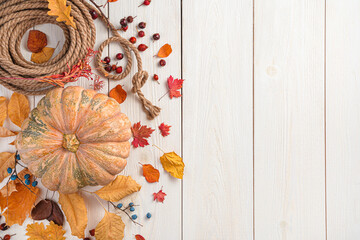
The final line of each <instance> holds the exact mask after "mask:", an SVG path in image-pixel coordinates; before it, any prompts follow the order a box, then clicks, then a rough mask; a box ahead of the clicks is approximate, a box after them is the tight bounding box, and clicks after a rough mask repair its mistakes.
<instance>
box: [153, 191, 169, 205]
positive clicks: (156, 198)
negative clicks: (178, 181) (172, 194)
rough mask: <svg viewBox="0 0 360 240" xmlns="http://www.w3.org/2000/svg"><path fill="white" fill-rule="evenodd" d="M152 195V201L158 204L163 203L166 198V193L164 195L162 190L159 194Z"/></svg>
mask: <svg viewBox="0 0 360 240" xmlns="http://www.w3.org/2000/svg"><path fill="white" fill-rule="evenodd" d="M153 195H154V201H158V202H161V203H162V202H164V200H165V196H166V193H164V192H163V191H162V189H160V191H159V192H157V193H153Z"/></svg>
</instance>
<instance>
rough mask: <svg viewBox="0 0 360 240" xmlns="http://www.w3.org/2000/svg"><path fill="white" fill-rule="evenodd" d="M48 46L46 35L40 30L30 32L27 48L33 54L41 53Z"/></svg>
mask: <svg viewBox="0 0 360 240" xmlns="http://www.w3.org/2000/svg"><path fill="white" fill-rule="evenodd" d="M46 45H47V37H46V34H45V33H43V32H41V31H38V30H30V32H29V38H28V41H27V47H28V49H29V50H30V52H32V53H39V52H41V50H42V49H43V48H44V47H46Z"/></svg>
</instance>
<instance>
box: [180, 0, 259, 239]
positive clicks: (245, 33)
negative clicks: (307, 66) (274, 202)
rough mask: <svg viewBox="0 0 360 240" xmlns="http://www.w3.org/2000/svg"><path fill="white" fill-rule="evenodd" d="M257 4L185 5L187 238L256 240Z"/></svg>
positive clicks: (243, 0)
mask: <svg viewBox="0 0 360 240" xmlns="http://www.w3.org/2000/svg"><path fill="white" fill-rule="evenodd" d="M252 19H253V17H252V1H251V0H241V1H235V0H231V1H205V0H198V1H183V77H184V79H185V82H184V90H183V96H184V97H183V101H184V108H183V124H184V133H183V134H184V142H183V144H184V150H183V155H184V160H185V164H186V168H185V175H184V180H183V182H184V185H183V191H184V195H183V199H184V200H183V209H184V210H183V211H184V212H183V234H184V235H183V239H252V236H253V225H252V222H253V198H252V195H253V189H252V188H253V175H252V173H253V155H252V151H253V144H252V141H253V133H252V126H253V119H252V67H253V58H252V51H253V40H252V36H253V34H252V27H253V22H252Z"/></svg>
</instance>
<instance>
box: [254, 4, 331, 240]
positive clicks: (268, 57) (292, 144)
mask: <svg viewBox="0 0 360 240" xmlns="http://www.w3.org/2000/svg"><path fill="white" fill-rule="evenodd" d="M324 6H325V4H324V0H322V1H310V0H307V1H288V0H276V1H266V0H256V1H255V42H254V46H255V55H254V59H255V73H254V76H255V117H254V118H255V127H254V128H255V135H254V138H255V153H254V154H255V175H254V179H255V184H254V188H255V205H254V207H255V215H254V216H255V239H299V240H300V239H301V240H303V239H325V152H324V151H325V150H324V146H325V142H324V27H325V24H324V12H325V9H324Z"/></svg>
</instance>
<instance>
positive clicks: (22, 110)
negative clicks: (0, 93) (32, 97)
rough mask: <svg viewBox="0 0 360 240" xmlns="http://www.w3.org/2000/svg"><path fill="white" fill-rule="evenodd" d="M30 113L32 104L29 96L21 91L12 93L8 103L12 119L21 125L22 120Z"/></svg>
mask: <svg viewBox="0 0 360 240" xmlns="http://www.w3.org/2000/svg"><path fill="white" fill-rule="evenodd" d="M29 113H30V105H29V100H28V99H27V97H26V96H24V95H22V94H20V93H16V92H14V93H13V94H12V95H11V98H10V101H9V105H8V114H9V118H10V120H11V121H12V122H13V123H15V124H16V125H17V126H19V127H21V124H22V122H23V121H24V120H25V119H26V118H27V117H28V116H29Z"/></svg>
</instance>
